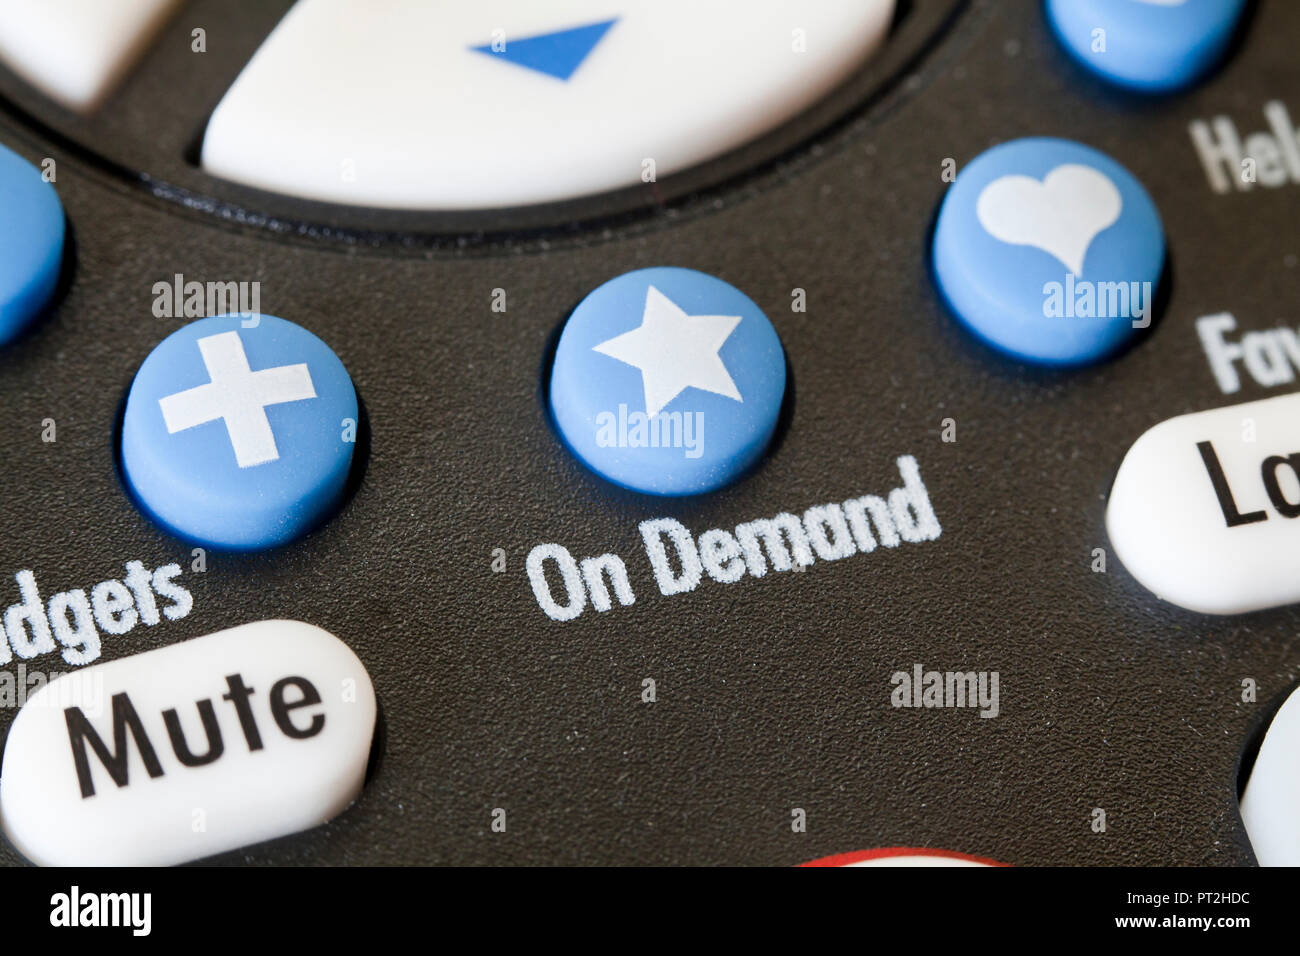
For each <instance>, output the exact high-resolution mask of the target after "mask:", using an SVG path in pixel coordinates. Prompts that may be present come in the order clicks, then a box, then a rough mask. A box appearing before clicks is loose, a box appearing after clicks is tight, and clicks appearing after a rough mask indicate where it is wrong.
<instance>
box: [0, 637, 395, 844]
mask: <svg viewBox="0 0 1300 956" xmlns="http://www.w3.org/2000/svg"><path fill="white" fill-rule="evenodd" d="M375 716H376V707H375V694H374V689H373V687H372V686H371V682H370V676H369V675H368V674H367V673H366V668H365V666H364V665H363V664H362V663H361V661H360V660H358V659H357V656H356V655H355V654H354V653H352V651H351V649H349V648H348V647H347V645H345V644H344V643H343V642H342V641H340V640H339V639H338V638H337V637H335V636H334V635H333V634H330V633H328V632H327V631H323V630H321V629H320V628H319V627H314V626H312V625H310V624H304V623H302V622H300V621H259V622H257V623H254V624H245V625H243V626H241V627H234V628H231V629H229V630H225V631H219V632H217V633H215V634H208V635H206V636H204V637H197V638H194V639H193V640H189V641H182V642H181V643H179V644H173V645H171V646H170V647H164V648H160V649H158V650H153V651H148V652H146V653H143V654H135V655H133V656H131V657H124V658H121V659H119V660H115V661H109V662H107V663H101V664H95V665H93V666H91V667H87V668H85V669H83V670H77V671H74V672H72V673H70V674H64V675H63V676H62V677H59V678H58V679H57V680H52V681H51V682H50V683H48V684H46V685H45V686H44V687H42V688H41V689H40V690H38V691H36V692H34V693H33V694H32V696H31V697H29V698H28V699H27V702H26V703H25V704H24V705H23V707H22V709H21V710H19V711H18V714H17V716H15V717H14V719H13V723H12V725H11V726H10V728H9V737H8V739H7V740H6V742H5V749H4V776H3V778H0V818H2V820H3V824H4V832H5V835H6V836H7V837H8V838H9V840H10V842H12V843H13V845H14V847H16V848H17V849H18V851H19V852H20V853H22V854H23V855H24V856H25V857H27V858H28V859H30V860H32V861H34V862H35V863H38V864H41V865H44V866H168V865H171V864H176V863H184V862H187V861H189V860H196V859H199V858H201V857H206V856H211V855H213V854H214V853H221V852H224V851H226V850H233V849H235V848H237V847H241V846H247V845H248V844H250V843H259V842H261V841H263V840H270V839H273V838H275V837H279V836H284V835H285V834H288V833H296V832H298V831H300V830H305V829H307V828H309V827H314V826H316V825H318V824H320V823H324V822H325V821H326V820H329V819H330V818H331V817H334V816H336V815H337V814H339V813H342V812H343V811H344V810H345V809H347V807H348V805H349V804H350V803H351V802H352V801H353V800H355V799H356V797H357V795H358V794H359V793H360V792H361V786H362V783H363V781H364V779H365V773H366V765H367V763H368V761H369V758H370V749H371V742H372V739H373V737H374V730H375ZM200 824H201V825H200Z"/></svg>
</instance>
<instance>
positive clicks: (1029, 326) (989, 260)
mask: <svg viewBox="0 0 1300 956" xmlns="http://www.w3.org/2000/svg"><path fill="white" fill-rule="evenodd" d="M932 254H933V265H934V278H935V281H936V283H937V284H938V286H939V291H940V292H941V293H942V294H943V297H944V299H945V301H946V303H947V305H948V307H949V308H950V310H951V311H952V313H953V314H954V315H955V316H956V317H957V318H958V320H960V321H961V323H962V324H963V325H965V326H966V327H967V328H968V329H970V330H971V331H972V332H974V333H975V334H976V335H977V336H979V337H980V338H981V339H983V340H984V341H985V342H987V343H988V344H990V345H992V346H994V347H995V348H997V349H998V350H999V351H1001V352H1004V353H1006V354H1008V355H1011V356H1012V357H1014V358H1016V359H1018V360H1021V361H1026V362H1034V363H1037V364H1041V365H1081V364H1084V363H1087V362H1096V361H1100V360H1101V359H1103V358H1106V357H1108V356H1110V355H1113V354H1115V353H1116V352H1118V351H1119V350H1120V348H1121V347H1122V346H1123V345H1124V343H1126V342H1128V341H1129V340H1130V339H1132V338H1133V336H1135V335H1138V334H1140V332H1141V330H1142V329H1145V328H1148V327H1149V326H1150V325H1151V323H1152V322H1153V321H1154V318H1155V316H1154V311H1155V302H1156V301H1157V286H1158V284H1159V282H1160V276H1161V273H1162V271H1163V269H1164V261H1165V238H1164V226H1163V225H1162V224H1161V222H1160V214H1159V213H1158V212H1157V211H1156V207H1155V203H1154V202H1152V200H1151V197H1150V196H1149V195H1148V194H1147V191H1146V189H1144V188H1143V186H1142V184H1141V183H1140V182H1138V180H1137V178H1136V177H1135V176H1134V175H1133V174H1132V173H1130V172H1129V171H1128V170H1127V169H1125V168H1124V167H1123V166H1121V165H1120V164H1119V163H1117V162H1115V160H1113V159H1112V158H1111V157H1109V156H1107V155H1106V154H1105V153H1102V152H1099V151H1097V150H1095V149H1093V148H1091V147H1089V146H1084V145H1083V144H1081V143H1074V142H1071V141H1070V140H1065V139H1049V138H1046V137H1036V138H1031V139H1017V140H1012V141H1011V142H1008V143H1003V144H1001V145H1000V146H995V147H993V148H992V149H990V150H986V151H985V152H983V153H981V154H980V155H979V156H976V157H975V158H974V159H973V160H971V161H970V162H969V163H967V164H966V166H965V167H963V168H962V169H961V171H960V173H959V174H958V176H957V180H956V182H954V183H953V184H952V185H951V186H950V187H948V194H947V195H946V196H945V197H944V200H943V205H942V206H941V208H940V210H939V216H938V218H937V220H936V222H935V227H934V242H933V253H932Z"/></svg>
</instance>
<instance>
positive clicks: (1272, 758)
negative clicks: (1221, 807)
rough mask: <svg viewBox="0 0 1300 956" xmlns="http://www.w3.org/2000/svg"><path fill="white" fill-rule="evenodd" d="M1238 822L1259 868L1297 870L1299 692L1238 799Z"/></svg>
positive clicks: (1261, 748)
mask: <svg viewBox="0 0 1300 956" xmlns="http://www.w3.org/2000/svg"><path fill="white" fill-rule="evenodd" d="M1241 820H1242V822H1243V823H1244V824H1245V825H1246V834H1247V835H1248V836H1249V837H1250V845H1251V846H1252V847H1253V848H1254V850H1255V858H1256V859H1257V860H1259V863H1260V865H1261V866H1300V690H1295V691H1292V693H1291V696H1290V697H1288V698H1287V699H1286V702H1285V703H1284V704H1283V705H1282V707H1281V709H1280V710H1278V712H1277V716H1275V717H1274V718H1273V722H1272V723H1271V724H1269V727H1268V732H1267V733H1266V734H1265V735H1264V741H1263V743H1261V744H1260V746H1259V754H1258V755H1257V756H1256V757H1255V766H1254V767H1253V768H1252V769H1251V771H1250V780H1249V781H1248V782H1247V783H1246V790H1245V792H1244V793H1243V794H1242V795H1241Z"/></svg>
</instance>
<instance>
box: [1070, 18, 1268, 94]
mask: <svg viewBox="0 0 1300 956" xmlns="http://www.w3.org/2000/svg"><path fill="white" fill-rule="evenodd" d="M1245 6H1246V0H1047V17H1048V20H1049V21H1050V22H1051V24H1052V28H1053V30H1055V32H1056V35H1057V36H1058V37H1059V38H1060V40H1061V43H1062V45H1064V47H1065V49H1066V50H1068V51H1069V52H1070V53H1071V54H1072V55H1073V56H1074V58H1075V59H1076V60H1078V61H1079V62H1081V63H1082V64H1083V65H1084V66H1086V67H1087V68H1088V69H1089V70H1091V71H1092V72H1093V73H1095V74H1097V75H1098V76H1100V77H1102V78H1103V79H1105V80H1109V81H1110V82H1112V83H1116V84H1119V85H1121V86H1125V87H1128V88H1130V89H1135V90H1141V91H1144V92H1149V93H1163V92H1167V91H1169V90H1175V89H1178V88H1179V87H1183V86H1186V85H1188V84H1189V83H1192V82H1193V81H1195V80H1196V79H1197V78H1199V77H1201V76H1203V75H1204V74H1205V73H1207V72H1208V71H1209V70H1210V69H1211V68H1212V67H1213V66H1214V65H1215V64H1216V63H1217V62H1218V61H1219V59H1220V58H1221V57H1222V56H1223V53H1224V50H1226V49H1227V46H1228V43H1229V42H1230V41H1231V40H1232V35H1233V32H1234V31H1235V30H1236V28H1237V21H1238V20H1239V19H1240V18H1241V12H1242V10H1243V9H1245Z"/></svg>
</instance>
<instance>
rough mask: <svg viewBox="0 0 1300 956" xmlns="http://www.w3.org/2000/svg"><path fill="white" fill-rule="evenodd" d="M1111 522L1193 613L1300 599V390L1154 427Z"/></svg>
mask: <svg viewBox="0 0 1300 956" xmlns="http://www.w3.org/2000/svg"><path fill="white" fill-rule="evenodd" d="M1106 530H1107V533H1108V534H1109V535H1110V540H1111V544H1112V545H1113V546H1114V548H1115V554H1116V556H1117V557H1118V558H1119V559H1120V561H1122V562H1123V564H1124V566H1125V567H1126V568H1128V570H1129V572H1130V573H1131V574H1132V575H1133V576H1134V577H1135V578H1137V580H1138V581H1139V582H1141V584H1142V585H1143V586H1144V587H1146V588H1147V589H1149V590H1150V591H1152V592H1154V593H1155V594H1156V595H1157V596H1158V597H1160V598H1163V599H1164V600H1166V601H1171V602H1173V603H1174V604H1178V605H1180V606H1182V607H1185V608H1188V609H1190V610H1193V611H1200V612H1202V613H1205V614H1242V613H1245V612H1247V611H1258V610H1261V609H1263V608H1269V607H1277V606H1279V605H1283V604H1291V603H1294V602H1297V601H1300V394H1297V395H1284V396H1281V397H1278V398H1269V399H1265V400H1263V401H1258V402H1246V403H1245V404H1241V405H1230V406H1227V407H1224V408H1216V409H1212V410H1210V411H1205V412H1197V413H1195V414H1191V415H1180V416H1179V417H1177V418H1171V419H1169V420H1168V421H1164V422H1161V423H1160V424H1159V425H1156V426H1155V427H1154V428H1152V429H1150V430H1149V431H1147V432H1146V433H1145V434H1144V435H1143V436H1142V437H1141V438H1139V439H1138V440H1137V441H1136V442H1134V444H1133V447H1132V448H1130V449H1129V451H1128V454H1127V455H1125V457H1124V461H1123V463H1121V465H1120V467H1119V473H1118V474H1117V475H1116V477H1115V484H1114V487H1112V488H1111V493H1110V503H1109V505H1108V506H1107V509H1106Z"/></svg>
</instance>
